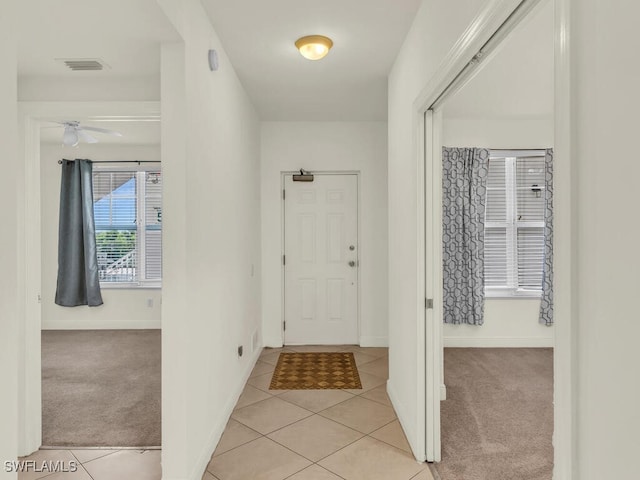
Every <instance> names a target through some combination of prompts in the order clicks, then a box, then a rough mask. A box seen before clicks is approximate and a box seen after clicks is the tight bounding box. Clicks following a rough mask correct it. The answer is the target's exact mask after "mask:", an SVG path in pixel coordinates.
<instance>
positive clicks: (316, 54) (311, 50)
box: [296, 35, 333, 60]
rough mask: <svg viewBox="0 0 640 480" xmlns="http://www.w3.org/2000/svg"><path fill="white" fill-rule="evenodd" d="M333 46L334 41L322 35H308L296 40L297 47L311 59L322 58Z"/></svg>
mask: <svg viewBox="0 0 640 480" xmlns="http://www.w3.org/2000/svg"><path fill="white" fill-rule="evenodd" d="M331 47H333V41H332V40H331V39H330V38H328V37H324V36H322V35H308V36H306V37H302V38H299V39H298V40H296V48H297V49H298V50H299V51H300V54H301V55H302V56H303V57H304V58H307V59H309V60H320V59H321V58H323V57H324V56H325V55H326V54H327V53H329V50H330V49H331Z"/></svg>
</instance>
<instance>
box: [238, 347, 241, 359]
mask: <svg viewBox="0 0 640 480" xmlns="http://www.w3.org/2000/svg"><path fill="white" fill-rule="evenodd" d="M238 356H239V357H241V356H242V345H240V346H239V347H238Z"/></svg>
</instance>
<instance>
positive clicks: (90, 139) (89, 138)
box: [77, 128, 98, 143]
mask: <svg viewBox="0 0 640 480" xmlns="http://www.w3.org/2000/svg"><path fill="white" fill-rule="evenodd" d="M77 133H78V137H80V140H82V141H83V142H85V143H98V139H97V138H94V137H92V136H91V135H89V134H88V133H87V132H84V131H83V129H82V128H79V129H78V130H77Z"/></svg>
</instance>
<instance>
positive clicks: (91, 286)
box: [55, 160, 102, 307]
mask: <svg viewBox="0 0 640 480" xmlns="http://www.w3.org/2000/svg"><path fill="white" fill-rule="evenodd" d="M92 174H93V164H92V163H91V161H90V160H75V161H73V160H63V161H62V182H61V186H60V225H59V230H58V287H57V289H56V299H55V302H56V303H57V304H58V305H62V306H63V307H76V306H78V305H89V306H90V307H94V306H98V305H102V295H101V294H100V281H99V278H98V257H97V250H96V231H95V223H94V219H93V178H92Z"/></svg>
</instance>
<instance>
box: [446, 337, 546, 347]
mask: <svg viewBox="0 0 640 480" xmlns="http://www.w3.org/2000/svg"><path fill="white" fill-rule="evenodd" d="M554 343H555V341H554V339H553V338H544V337H486V338H478V337H444V347H445V348H447V347H452V348H548V347H553V346H554Z"/></svg>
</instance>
